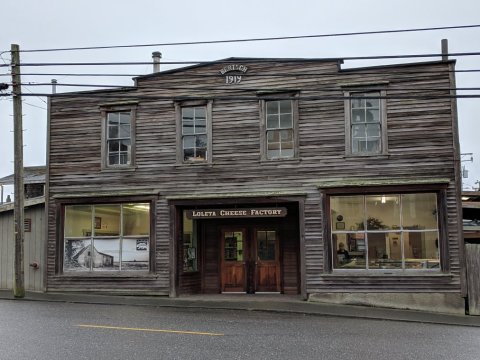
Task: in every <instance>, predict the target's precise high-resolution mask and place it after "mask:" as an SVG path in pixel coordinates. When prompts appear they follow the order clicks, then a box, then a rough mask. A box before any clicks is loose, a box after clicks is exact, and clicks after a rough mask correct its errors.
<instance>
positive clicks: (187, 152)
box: [183, 148, 195, 161]
mask: <svg viewBox="0 0 480 360" xmlns="http://www.w3.org/2000/svg"><path fill="white" fill-rule="evenodd" d="M194 158H195V150H194V149H193V148H192V149H184V150H183V160H184V161H189V160H193V159H194Z"/></svg>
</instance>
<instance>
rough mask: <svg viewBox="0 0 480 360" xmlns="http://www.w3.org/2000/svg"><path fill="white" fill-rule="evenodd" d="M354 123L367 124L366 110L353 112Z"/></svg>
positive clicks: (354, 110)
mask: <svg viewBox="0 0 480 360" xmlns="http://www.w3.org/2000/svg"><path fill="white" fill-rule="evenodd" d="M352 122H354V123H363V122H365V110H363V109H353V110H352Z"/></svg>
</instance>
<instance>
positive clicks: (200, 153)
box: [182, 106, 208, 162]
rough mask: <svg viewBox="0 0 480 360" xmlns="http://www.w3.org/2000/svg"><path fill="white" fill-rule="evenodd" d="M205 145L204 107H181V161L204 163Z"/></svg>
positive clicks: (205, 115)
mask: <svg viewBox="0 0 480 360" xmlns="http://www.w3.org/2000/svg"><path fill="white" fill-rule="evenodd" d="M207 144H208V136H207V114H206V107H205V106H195V107H182V150H183V161H187V162H189V161H206V160H207V156H208V154H207Z"/></svg>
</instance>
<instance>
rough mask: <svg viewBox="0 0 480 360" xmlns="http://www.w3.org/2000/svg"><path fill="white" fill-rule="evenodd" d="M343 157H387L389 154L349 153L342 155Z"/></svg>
mask: <svg viewBox="0 0 480 360" xmlns="http://www.w3.org/2000/svg"><path fill="white" fill-rule="evenodd" d="M343 158H344V159H357V158H370V159H389V158H390V154H358V155H357V154H349V155H345V156H343Z"/></svg>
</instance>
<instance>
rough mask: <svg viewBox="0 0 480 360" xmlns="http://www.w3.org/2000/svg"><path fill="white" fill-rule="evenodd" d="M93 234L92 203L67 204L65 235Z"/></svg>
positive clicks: (81, 235) (82, 235)
mask: <svg viewBox="0 0 480 360" xmlns="http://www.w3.org/2000/svg"><path fill="white" fill-rule="evenodd" d="M91 235H92V207H91V206H90V205H68V206H65V237H66V238H68V237H84V236H91Z"/></svg>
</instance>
